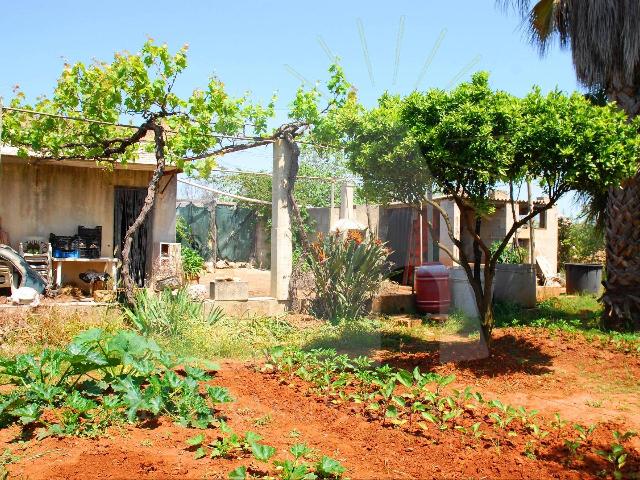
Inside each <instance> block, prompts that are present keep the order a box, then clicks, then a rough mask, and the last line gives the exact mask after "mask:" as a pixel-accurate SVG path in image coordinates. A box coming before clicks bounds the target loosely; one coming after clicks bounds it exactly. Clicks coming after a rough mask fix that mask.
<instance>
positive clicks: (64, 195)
mask: <svg viewBox="0 0 640 480" xmlns="http://www.w3.org/2000/svg"><path fill="white" fill-rule="evenodd" d="M148 168H149V167H147V169H134V168H127V169H120V168H118V169H115V170H114V171H107V170H105V169H102V168H96V167H95V165H94V164H93V163H92V164H88V165H87V166H86V167H85V166H70V165H64V164H50V163H44V164H43V163H41V164H38V163H31V164H30V163H28V162H27V161H26V160H24V159H20V158H16V157H7V156H4V155H3V157H2V164H1V166H0V169H1V170H0V218H2V228H3V229H4V230H6V231H7V232H8V234H9V237H10V243H11V246H13V247H14V248H16V249H17V247H18V244H19V243H20V242H22V241H25V240H28V239H32V238H39V239H42V240H48V238H49V234H50V233H52V232H53V233H55V234H57V235H75V234H76V233H77V231H78V225H84V226H87V227H94V226H96V225H101V226H102V249H101V255H102V256H103V257H112V256H113V249H114V246H113V220H114V188H115V187H119V186H122V187H146V186H147V184H148V181H149V179H150V178H151V171H150V170H149V169H148ZM160 192H163V193H160ZM176 192H177V182H176V176H175V175H171V174H168V175H166V176H165V177H164V178H163V179H162V180H161V182H160V187H159V194H158V197H157V203H156V207H155V210H154V212H153V227H152V228H153V231H152V238H153V240H152V241H153V243H154V246H155V244H157V242H160V241H162V242H174V241H175V221H176V209H175V204H176ZM154 250H155V249H154ZM92 267H93V265H92ZM73 276H75V273H74V274H73Z"/></svg>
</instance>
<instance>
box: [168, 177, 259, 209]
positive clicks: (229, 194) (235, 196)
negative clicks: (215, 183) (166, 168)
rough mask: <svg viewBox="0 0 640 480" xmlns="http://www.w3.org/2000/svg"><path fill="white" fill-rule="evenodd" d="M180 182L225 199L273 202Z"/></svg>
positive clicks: (184, 181)
mask: <svg viewBox="0 0 640 480" xmlns="http://www.w3.org/2000/svg"><path fill="white" fill-rule="evenodd" d="M178 182H180V183H184V184H185V185H189V186H191V187H196V188H201V189H202V190H206V191H207V192H212V193H217V194H218V195H222V196H223V197H229V198H235V199H237V200H243V201H245V202H251V203H259V204H260V205H271V202H267V201H265V200H257V199H255V198H249V197H243V196H242V195H234V194H233V193H227V192H223V191H221V190H216V189H215V188H211V187H205V186H204V185H198V184H197V183H192V182H188V181H186V180H180V179H178Z"/></svg>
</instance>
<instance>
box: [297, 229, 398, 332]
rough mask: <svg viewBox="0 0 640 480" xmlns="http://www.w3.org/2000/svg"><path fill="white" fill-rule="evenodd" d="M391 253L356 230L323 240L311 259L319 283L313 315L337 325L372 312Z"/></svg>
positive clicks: (319, 240)
mask: <svg viewBox="0 0 640 480" xmlns="http://www.w3.org/2000/svg"><path fill="white" fill-rule="evenodd" d="M387 256H388V250H387V249H386V248H385V246H384V245H383V244H382V243H381V242H380V241H377V240H374V239H372V238H368V239H364V238H363V236H362V234H361V233H360V232H356V231H352V232H351V233H350V234H348V235H347V236H346V237H343V236H342V234H341V233H336V234H332V235H328V236H326V237H321V238H319V239H318V241H317V242H315V243H314V244H313V245H312V253H311V255H309V256H308V257H307V262H308V265H309V267H310V270H311V271H312V273H313V277H314V284H315V295H316V297H315V299H314V300H313V302H312V313H313V314H314V315H316V316H318V317H319V318H324V319H328V320H330V321H331V322H337V321H339V320H340V319H347V320H351V319H355V318H360V317H362V316H364V315H365V314H366V313H368V309H369V308H370V303H371V300H372V298H373V296H374V295H375V294H376V293H377V292H378V289H379V288H380V282H382V280H384V279H385V278H386V276H387V275H388V271H389V270H388V264H387Z"/></svg>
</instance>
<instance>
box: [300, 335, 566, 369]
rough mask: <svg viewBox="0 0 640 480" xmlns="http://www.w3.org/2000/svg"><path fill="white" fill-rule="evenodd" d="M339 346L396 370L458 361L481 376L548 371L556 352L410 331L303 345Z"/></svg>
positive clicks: (520, 341) (524, 343) (515, 340)
mask: <svg viewBox="0 0 640 480" xmlns="http://www.w3.org/2000/svg"><path fill="white" fill-rule="evenodd" d="M313 348H334V349H336V350H337V351H338V352H340V353H346V354H348V355H350V356H358V355H366V356H369V357H371V358H374V359H376V360H378V361H379V362H381V363H385V364H389V365H391V366H394V367H396V368H404V369H407V370H412V369H413V368H415V367H419V368H420V369H421V370H423V371H429V370H433V369H435V368H437V367H439V366H440V365H442V364H446V363H455V366H456V368H457V369H458V370H468V371H469V373H471V374H473V375H475V376H477V377H498V376H502V375H507V374H512V373H516V372H519V373H524V374H527V375H544V374H547V373H550V372H551V369H550V368H549V367H550V366H551V364H552V358H553V357H552V356H550V355H548V354H546V353H543V351H542V350H541V348H540V346H538V345H536V344H534V343H532V342H531V341H530V340H528V339H525V338H519V337H517V336H514V335H511V334H508V335H499V336H497V337H496V338H495V339H494V340H493V342H492V347H491V353H490V354H489V352H488V349H487V346H486V344H485V343H484V342H483V341H481V340H479V339H478V338H477V336H476V337H465V336H462V335H447V336H446V337H445V339H444V340H425V339H423V338H420V337H419V336H414V335H412V334H411V333H410V330H407V331H406V332H402V333H401V332H395V331H392V332H388V331H384V330H374V329H371V330H362V329H353V330H351V329H348V328H345V329H343V330H342V331H340V333H339V334H338V335H334V336H330V337H323V338H319V339H314V340H312V341H311V342H310V343H308V344H307V345H305V346H304V349H313Z"/></svg>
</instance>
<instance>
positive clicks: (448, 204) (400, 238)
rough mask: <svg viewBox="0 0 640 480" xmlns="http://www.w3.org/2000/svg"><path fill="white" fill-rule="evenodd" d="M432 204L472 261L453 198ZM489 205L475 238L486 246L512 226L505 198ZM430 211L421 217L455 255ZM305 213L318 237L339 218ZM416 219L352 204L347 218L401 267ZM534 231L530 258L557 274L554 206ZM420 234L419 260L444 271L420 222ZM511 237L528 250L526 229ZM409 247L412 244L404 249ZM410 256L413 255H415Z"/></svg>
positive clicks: (402, 210) (442, 257)
mask: <svg viewBox="0 0 640 480" xmlns="http://www.w3.org/2000/svg"><path fill="white" fill-rule="evenodd" d="M434 200H435V201H437V202H438V204H439V205H440V206H441V207H442V208H443V209H444V210H445V211H446V212H447V214H448V216H449V218H450V219H451V222H452V224H453V227H454V231H455V235H456V237H457V238H460V239H461V240H462V242H463V245H464V248H465V253H467V254H468V255H469V256H470V257H472V252H473V250H472V249H473V240H472V238H471V235H470V234H468V232H467V231H466V230H465V228H464V226H463V223H462V221H463V218H462V214H461V212H460V209H459V208H458V207H457V206H456V204H455V202H454V201H453V199H451V198H449V197H438V198H434ZM491 201H492V203H493V205H494V207H495V211H494V213H493V214H492V215H490V216H488V217H487V218H485V219H484V220H483V222H482V229H481V237H482V239H483V240H484V241H485V243H487V244H488V245H491V244H492V243H493V242H494V241H496V240H502V239H503V238H504V236H505V235H506V233H507V232H508V231H509V229H510V228H511V226H512V225H513V213H512V208H511V202H510V201H509V198H508V195H507V194H505V193H504V192H500V191H497V192H495V193H494V195H493V196H492V198H491ZM538 201H539V200H538ZM534 205H535V202H534ZM514 207H515V210H516V216H518V218H521V217H523V216H524V215H526V214H527V212H528V208H529V206H528V203H527V202H526V201H517V202H515V204H514ZM534 208H535V207H534ZM432 210H433V209H432V208H431V207H427V206H425V208H424V211H425V215H427V216H428V217H429V218H433V225H434V228H435V230H436V231H437V232H438V234H439V241H440V242H441V243H442V244H443V245H445V246H447V247H449V249H451V250H452V251H453V252H454V253H457V248H456V247H454V246H453V242H452V241H451V239H450V238H449V235H448V233H447V230H446V225H445V222H443V221H441V219H440V215H438V214H436V215H433V212H432ZM309 213H310V216H311V218H312V219H313V220H314V222H315V225H316V230H317V232H318V233H323V234H327V233H328V232H329V230H330V224H333V223H334V222H335V221H336V220H337V219H338V217H339V211H338V208H334V209H333V212H330V209H329V208H310V209H309ZM417 217H418V214H417V211H416V210H415V209H413V208H411V207H409V206H407V205H404V204H399V203H398V204H391V205H387V206H379V205H368V206H365V205H356V206H353V214H352V216H351V218H353V219H354V220H356V221H358V222H359V223H361V224H363V225H366V226H368V227H369V229H370V230H371V231H372V232H374V233H375V234H376V235H377V236H378V238H380V239H381V240H383V241H385V242H387V244H388V245H389V247H390V248H391V250H392V254H391V257H390V259H391V261H393V262H394V263H395V264H396V265H398V266H403V265H407V264H408V257H409V252H410V249H411V248H413V249H415V248H416V247H417V243H418V240H417V239H418V238H419V236H418V234H417V231H418V225H419V222H418V220H417ZM412 230H413V234H412ZM534 230H535V253H536V258H540V257H544V258H545V259H546V261H547V264H548V265H549V269H550V270H552V271H553V272H557V269H558V260H557V256H558V211H557V208H556V207H553V208H551V209H549V210H547V211H546V212H543V213H542V214H539V215H538V216H536V217H534ZM422 232H423V242H422V245H423V259H424V260H425V261H427V260H435V261H439V262H441V263H443V264H445V265H446V266H449V267H450V266H453V261H452V260H451V258H450V257H449V256H448V255H447V254H446V253H445V252H443V251H441V250H440V249H438V248H437V247H436V248H434V245H433V242H432V241H430V240H429V238H430V234H429V230H428V227H427V225H426V222H425V224H424V225H423V229H422ZM517 237H518V243H519V245H520V246H521V247H523V248H526V249H527V251H528V250H529V242H530V238H531V234H530V231H529V228H528V226H525V227H523V228H520V229H519V230H518V234H517ZM410 243H414V244H416V245H414V246H413V247H410ZM414 257H417V255H416V254H415V252H414ZM416 263H417V262H414V261H412V262H411V264H416Z"/></svg>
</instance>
